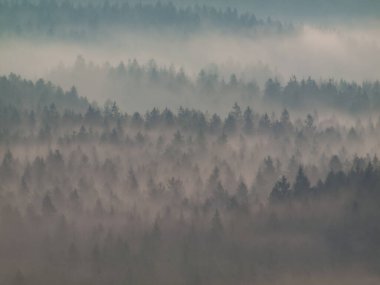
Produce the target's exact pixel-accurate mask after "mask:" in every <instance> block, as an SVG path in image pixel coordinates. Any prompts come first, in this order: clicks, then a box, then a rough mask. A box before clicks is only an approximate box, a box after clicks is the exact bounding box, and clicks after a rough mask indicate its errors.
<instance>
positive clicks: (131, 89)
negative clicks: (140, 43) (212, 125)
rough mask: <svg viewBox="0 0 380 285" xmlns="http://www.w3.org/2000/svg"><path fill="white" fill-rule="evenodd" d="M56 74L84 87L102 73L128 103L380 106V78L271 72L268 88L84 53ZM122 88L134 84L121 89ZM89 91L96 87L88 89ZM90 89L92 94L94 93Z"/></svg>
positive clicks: (362, 110)
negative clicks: (104, 60) (91, 58)
mask: <svg viewBox="0 0 380 285" xmlns="http://www.w3.org/2000/svg"><path fill="white" fill-rule="evenodd" d="M51 78H52V79H53V80H56V81H59V80H62V78H64V79H69V80H70V81H72V82H76V81H79V80H81V83H78V84H79V85H80V86H81V87H83V88H82V89H83V90H84V92H86V89H87V87H86V84H87V83H84V82H87V80H88V78H99V81H100V82H103V83H104V82H106V83H105V85H106V87H104V86H99V88H104V92H106V91H109V90H111V91H113V90H115V91H114V92H113V93H114V97H116V98H114V100H117V101H119V102H122V103H125V105H126V106H128V105H129V104H133V103H134V102H135V101H137V102H138V101H139V100H140V99H141V98H140V97H141V96H143V97H145V98H149V101H153V102H157V104H159V103H160V101H162V100H158V99H157V98H158V97H159V98H160V99H162V98H164V99H165V101H167V102H175V104H176V105H181V104H185V102H186V103H188V104H189V103H190V104H191V105H192V106H196V105H197V102H199V101H200V100H202V102H203V105H206V106H207V108H209V109H211V110H213V108H214V109H221V107H220V106H223V105H231V104H232V103H233V102H234V101H238V102H241V103H242V104H247V105H251V104H255V105H259V106H260V107H263V108H264V109H267V110H273V109H276V108H280V109H281V108H287V109H289V110H297V111H303V110H305V109H308V110H309V112H310V110H312V108H313V109H316V110H318V109H321V110H322V109H323V110H329V111H331V110H338V111H340V112H344V113H346V114H354V115H360V114H367V113H371V112H373V113H376V112H377V110H379V108H380V83H379V81H374V82H362V83H358V82H348V81H345V80H339V81H338V80H333V79H329V80H320V81H317V80H315V79H313V78H310V77H309V78H306V79H297V78H296V77H295V76H293V77H291V78H290V79H289V80H288V81H286V82H284V83H281V82H280V81H279V80H278V79H276V78H269V79H268V80H267V81H266V82H265V86H264V88H263V89H262V90H260V87H259V85H258V83H257V82H256V80H254V79H252V80H243V79H242V78H240V77H239V76H238V75H236V74H231V75H230V76H227V77H224V76H223V75H222V74H220V72H218V71H216V70H206V69H203V70H201V71H200V72H199V73H198V74H197V75H196V77H195V78H193V77H192V76H190V75H188V74H187V73H186V72H185V71H184V70H183V69H179V70H177V69H176V68H175V67H173V66H171V67H160V66H158V64H157V63H155V61H154V60H151V61H149V62H148V63H147V64H141V63H139V62H138V61H137V60H130V61H129V62H128V63H126V64H124V63H123V62H121V63H120V64H119V65H117V66H110V65H103V66H98V65H95V64H93V63H91V62H86V61H85V59H84V58H83V57H80V56H79V57H78V58H77V60H76V62H75V64H74V65H73V67H72V68H67V69H65V68H61V69H56V70H55V71H54V72H52V73H51ZM119 90H128V92H120V91H119ZM87 93H90V91H89V92H87ZM89 95H90V94H89Z"/></svg>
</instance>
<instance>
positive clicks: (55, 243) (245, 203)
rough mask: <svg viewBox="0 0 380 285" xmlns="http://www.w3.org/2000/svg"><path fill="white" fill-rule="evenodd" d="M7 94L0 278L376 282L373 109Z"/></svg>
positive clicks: (1, 86)
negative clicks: (206, 107) (352, 113)
mask: <svg viewBox="0 0 380 285" xmlns="http://www.w3.org/2000/svg"><path fill="white" fill-rule="evenodd" d="M273 84H275V83H273ZM0 94H1V96H0V98H1V100H0V106H1V110H2V111H1V113H0V114H1V116H2V117H1V120H0V156H1V162H0V180H1V184H0V213H1V214H0V228H1V235H0V252H1V253H2V254H1V255H0V256H1V257H0V262H1V264H2V266H1V269H0V283H4V284H17V285H20V284H51V283H54V284H78V285H79V284H231V283H234V284H247V283H248V284H252V283H254V284H277V283H281V284H303V283H308V284H320V283H321V282H327V283H329V284H341V283H342V281H344V283H345V284H357V283H358V282H363V283H362V284H375V283H377V282H378V281H379V280H380V279H379V276H378V272H379V264H380V263H379V262H380V259H379V256H380V255H379V251H378V248H379V247H378V243H379V238H380V227H379V223H378V220H379V217H380V211H379V209H378V203H379V202H380V192H379V189H380V188H379V186H380V162H379V160H378V154H379V153H378V152H379V151H378V150H379V135H380V123H379V122H378V118H373V119H368V120H367V121H357V122H356V123H353V124H350V123H347V122H343V123H341V122H339V121H338V120H335V119H334V118H333V117H331V116H330V117H321V118H320V117H319V116H318V114H315V113H310V114H308V115H306V116H300V115H298V113H295V112H292V111H288V110H287V109H283V110H282V111H280V112H278V113H270V114H266V113H265V112H261V111H260V110H259V109H256V108H255V106H244V107H243V106H241V105H239V104H237V103H235V104H233V105H231V110H230V111H229V112H228V114H227V115H226V116H222V115H218V114H217V113H216V114H213V113H208V112H202V111H198V110H195V109H189V108H186V107H181V108H178V109H176V110H171V109H168V108H163V109H158V108H153V109H150V110H147V111H146V112H144V113H141V112H132V113H125V112H124V111H123V110H122V109H121V108H120V107H119V106H118V104H117V102H112V101H108V102H106V104H105V105H104V106H102V107H99V105H98V104H96V103H95V102H93V103H91V104H90V103H88V101H87V100H86V99H85V98H82V97H80V94H77V92H76V91H75V88H72V89H71V90H70V91H64V90H62V89H61V88H59V87H55V86H54V85H52V84H51V83H48V82H45V81H42V80H39V81H37V82H31V81H28V80H24V79H22V78H21V77H18V76H16V75H11V76H9V77H2V78H1V80H0ZM352 121H355V120H352ZM371 282H372V283H371Z"/></svg>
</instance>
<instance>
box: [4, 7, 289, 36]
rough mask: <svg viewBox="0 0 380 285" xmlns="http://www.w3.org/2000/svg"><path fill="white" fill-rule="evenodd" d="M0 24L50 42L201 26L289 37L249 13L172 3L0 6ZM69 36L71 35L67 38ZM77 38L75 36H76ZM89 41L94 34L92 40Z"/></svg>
mask: <svg viewBox="0 0 380 285" xmlns="http://www.w3.org/2000/svg"><path fill="white" fill-rule="evenodd" d="M0 23H1V29H0V30H1V31H2V32H3V33H19V34H27V33H31V32H37V33H39V34H42V35H48V36H65V35H68V36H75V35H77V36H79V35H80V34H81V35H82V36H83V35H86V34H87V35H88V34H91V33H93V32H94V31H99V30H102V29H104V28H109V27H113V28H115V27H129V28H134V29H136V28H137V29H140V28H142V29H144V28H149V29H152V28H153V29H156V28H157V27H160V28H170V29H172V28H173V27H175V28H174V29H180V30H184V31H187V32H193V31H196V30H198V29H199V28H200V27H202V26H211V27H214V28H218V29H221V28H222V29H228V30H236V29H237V30H244V29H245V30H249V29H264V28H265V29H267V30H268V31H276V32H283V31H286V30H288V31H290V30H291V27H289V26H286V25H283V24H281V23H280V22H278V21H273V20H271V19H269V18H268V19H267V20H265V21H264V20H261V19H257V18H256V17H255V15H253V14H251V13H244V14H242V13H240V12H238V11H237V10H236V9H231V8H227V9H217V8H215V7H211V6H188V7H186V8H180V7H176V6H175V5H174V4H172V3H160V2H157V3H156V4H141V3H139V4H128V3H122V4H121V3H109V2H105V3H103V4H100V5H99V4H98V5H97V4H92V3H82V4H80V3H79V4H78V3H75V4H74V3H72V2H68V1H66V2H61V1H58V2H56V1H38V2H35V1H22V2H17V1H10V2H9V1H2V2H1V3H0ZM68 31H71V33H69V34H67V32H68ZM78 33H79V34H78ZM91 35H93V34H91Z"/></svg>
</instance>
